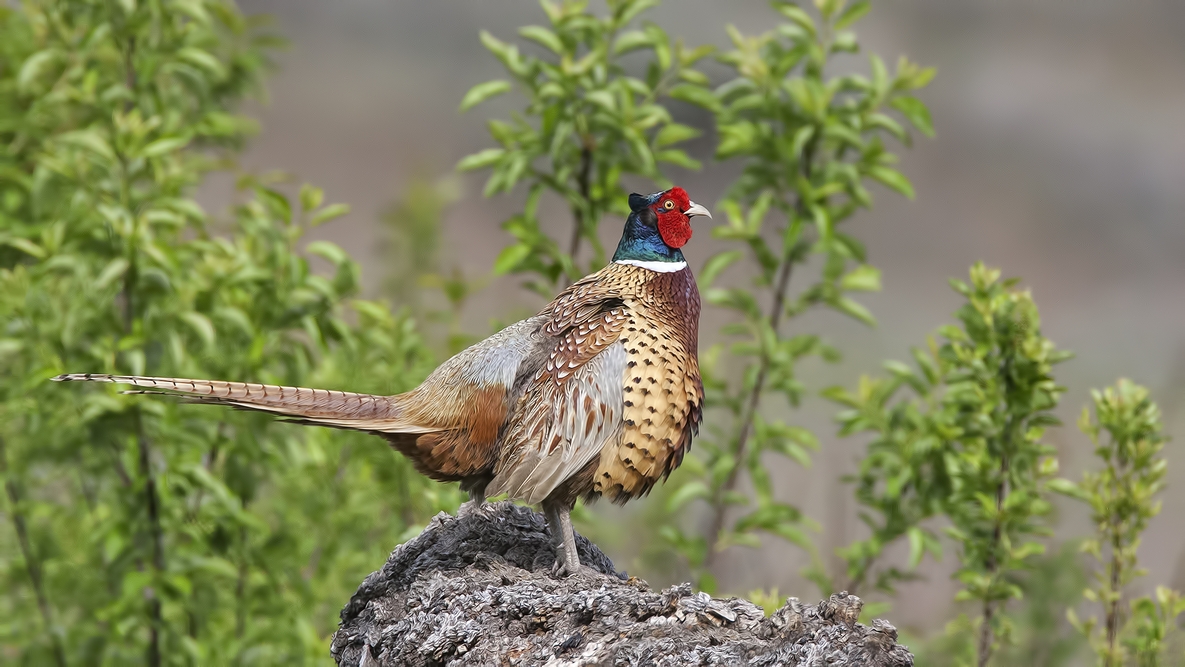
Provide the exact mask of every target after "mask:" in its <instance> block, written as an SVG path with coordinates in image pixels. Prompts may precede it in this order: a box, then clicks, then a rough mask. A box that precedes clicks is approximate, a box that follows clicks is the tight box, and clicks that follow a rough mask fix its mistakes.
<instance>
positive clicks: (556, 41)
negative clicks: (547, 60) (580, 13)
mask: <svg viewBox="0 0 1185 667" xmlns="http://www.w3.org/2000/svg"><path fill="white" fill-rule="evenodd" d="M518 34H520V35H522V36H523V37H525V38H527V39H529V40H531V41H533V42H535V43H537V44H540V45H542V46H543V47H544V48H546V49H548V50H549V51H551V52H552V53H554V54H556V55H557V56H560V55H563V54H564V43H563V42H562V41H560V38H559V36H558V35H556V34H555V33H554V32H552V31H550V30H548V29H547V28H544V27H542V26H537V25H528V26H523V27H522V28H519V29H518Z"/></svg>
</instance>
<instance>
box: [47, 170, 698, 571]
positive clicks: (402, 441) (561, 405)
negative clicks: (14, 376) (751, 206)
mask: <svg viewBox="0 0 1185 667" xmlns="http://www.w3.org/2000/svg"><path fill="white" fill-rule="evenodd" d="M630 208H631V210H632V212H631V214H630V216H629V218H628V219H627V220H626V225H625V229H624V230H623V233H622V239H621V242H620V243H619V244H618V248H617V252H616V253H615V254H614V257H613V262H612V263H610V264H609V265H608V266H606V267H605V268H603V269H601V270H600V271H598V272H596V273H594V274H592V275H589V276H586V277H585V278H582V279H581V280H579V281H577V282H576V283H575V284H573V285H572V286H570V287H568V288H567V289H565V290H564V291H563V292H561V293H560V294H559V296H557V297H556V298H555V299H554V300H553V301H552V302H551V303H549V304H548V305H547V306H546V307H545V308H543V310H542V311H540V312H539V314H538V315H536V316H534V317H531V318H528V319H525V320H522V321H521V322H517V323H515V324H512V325H510V326H509V327H507V328H505V329H503V330H502V331H500V332H498V333H496V334H494V335H493V336H491V337H489V338H487V339H485V340H484V341H482V342H480V343H477V344H476V345H474V346H472V347H470V348H468V349H466V350H464V351H462V352H461V353H459V354H457V355H456V356H454V357H453V358H451V359H449V360H448V361H446V362H444V363H443V364H441V365H440V366H439V367H438V368H437V369H436V370H435V371H433V372H432V374H431V375H429V376H428V378H427V379H425V380H424V382H423V383H422V384H421V385H420V386H418V387H416V388H415V389H413V390H411V391H409V392H406V393H404V394H398V395H395V396H372V395H368V394H356V393H350V392H342V391H329V390H324V389H306V388H298V387H280V386H274V385H263V384H254V383H243V382H222V381H211V380H188V379H175V378H156V377H143V376H126V375H98V374H70V375H62V376H59V377H57V378H54V379H55V380H59V381H95V382H114V383H119V384H129V385H132V386H134V387H137V389H135V390H132V391H133V393H148V394H162V393H163V394H170V395H180V396H182V397H184V398H186V399H188V400H192V401H195V402H201V403H214V404H220V405H229V406H232V407H237V408H242V409H249V410H259V411H263V412H270V413H273V414H276V415H279V416H283V417H286V418H289V419H292V420H295V421H299V422H302V423H307V424H315V425H322V426H332V427H336V428H346V429H354V430H360V431H367V432H372V433H375V434H377V435H381V436H382V437H384V438H386V439H387V440H388V442H390V444H391V445H392V446H393V447H394V448H395V449H396V450H398V451H399V452H400V453H402V454H403V455H405V456H407V457H408V458H409V459H411V461H412V462H413V463H414V465H415V466H416V469H417V470H419V471H420V472H421V473H423V474H425V475H427V476H429V477H431V478H432V479H436V480H440V481H456V482H460V484H461V487H462V488H463V489H465V490H466V491H468V492H469V494H470V496H471V498H472V499H473V501H474V502H481V501H482V500H484V498H485V497H486V496H492V495H500V494H507V495H508V496H509V497H510V498H512V499H516V500H522V501H525V502H528V503H533V504H534V503H539V504H542V506H543V509H544V511H545V512H546V514H547V517H548V520H549V522H550V524H551V526H552V531H553V540H554V542H555V544H556V549H557V557H556V564H557V569H558V570H559V571H560V572H567V573H571V572H574V571H575V569H576V568H577V567H579V561H578V559H577V556H576V549H575V543H574V541H573V540H574V537H573V533H572V527H571V521H570V519H569V517H568V513H569V511H570V510H571V508H572V506H573V504H574V503H575V502H576V500H577V499H578V498H582V497H583V498H585V499H588V500H592V499H595V498H598V497H601V496H603V497H606V498H608V499H610V500H612V501H613V502H617V503H624V502H626V501H628V500H630V499H632V498H637V497H639V496H643V495H645V494H647V493H649V492H650V490H651V489H652V488H653V487H654V485H655V484H656V483H658V482H659V481H660V480H663V479H665V478H666V477H667V476H668V475H670V473H671V471H672V470H674V469H675V468H676V467H678V465H679V464H680V463H681V462H682V460H683V456H684V455H685V454H686V453H687V450H688V449H689V448H690V446H691V439H692V436H693V435H694V433H695V432H696V430H697V428H698V426H699V422H700V418H701V414H702V406H703V385H702V383H701V382H700V374H699V364H698V361H697V358H696V353H697V346H698V326H699V311H700V301H699V292H698V290H697V289H696V285H695V279H694V278H693V276H692V274H691V271H690V269H688V268H687V262H686V260H685V259H684V257H683V253H682V251H681V250H680V248H681V247H682V246H683V244H684V243H686V242H687V240H688V239H689V238H690V237H691V225H690V218H691V217H692V216H695V215H707V214H708V212H707V210H706V209H704V208H703V207H702V206H699V205H697V204H695V203H694V202H692V201H690V199H688V197H687V194H686V193H685V192H684V191H683V190H682V189H681V188H673V189H671V190H668V191H666V192H659V193H655V194H653V195H648V196H642V195H631V196H630Z"/></svg>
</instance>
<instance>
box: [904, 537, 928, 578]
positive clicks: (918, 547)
mask: <svg viewBox="0 0 1185 667" xmlns="http://www.w3.org/2000/svg"><path fill="white" fill-rule="evenodd" d="M906 535H907V536H908V537H909V569H911V570H913V569H916V568H917V566H918V565H920V564H921V562H922V556H923V555H925V553H926V549H925V547H926V536H925V535H924V534H923V533H922V529H921V528H919V527H917V526H910V527H909V530H908V531H906Z"/></svg>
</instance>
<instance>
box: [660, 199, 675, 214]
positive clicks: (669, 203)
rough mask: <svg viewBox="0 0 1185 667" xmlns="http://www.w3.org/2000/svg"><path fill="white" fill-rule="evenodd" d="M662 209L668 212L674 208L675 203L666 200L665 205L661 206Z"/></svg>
mask: <svg viewBox="0 0 1185 667" xmlns="http://www.w3.org/2000/svg"><path fill="white" fill-rule="evenodd" d="M663 208H665V209H667V210H668V211H669V210H671V209H673V208H675V202H673V201H671V200H670V199H668V200H667V203H665V204H663Z"/></svg>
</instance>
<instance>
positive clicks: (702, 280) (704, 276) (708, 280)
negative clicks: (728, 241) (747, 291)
mask: <svg viewBox="0 0 1185 667" xmlns="http://www.w3.org/2000/svg"><path fill="white" fill-rule="evenodd" d="M744 256H745V254H744V252H742V251H740V250H729V251H727V252H721V253H717V254H715V255H713V256H712V257H710V258H708V261H707V262H705V263H704V268H703V270H701V271H700V273H699V280H698V282H699V284H700V285H705V286H710V285H712V283H714V282H716V278H717V277H718V276H719V275H720V273H721V272H722V271H724V269H726V268H728V267H729V266H730V265H731V264H732V263H733V262H736V261H737V260H739V259H741V258H742V257H744Z"/></svg>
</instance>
